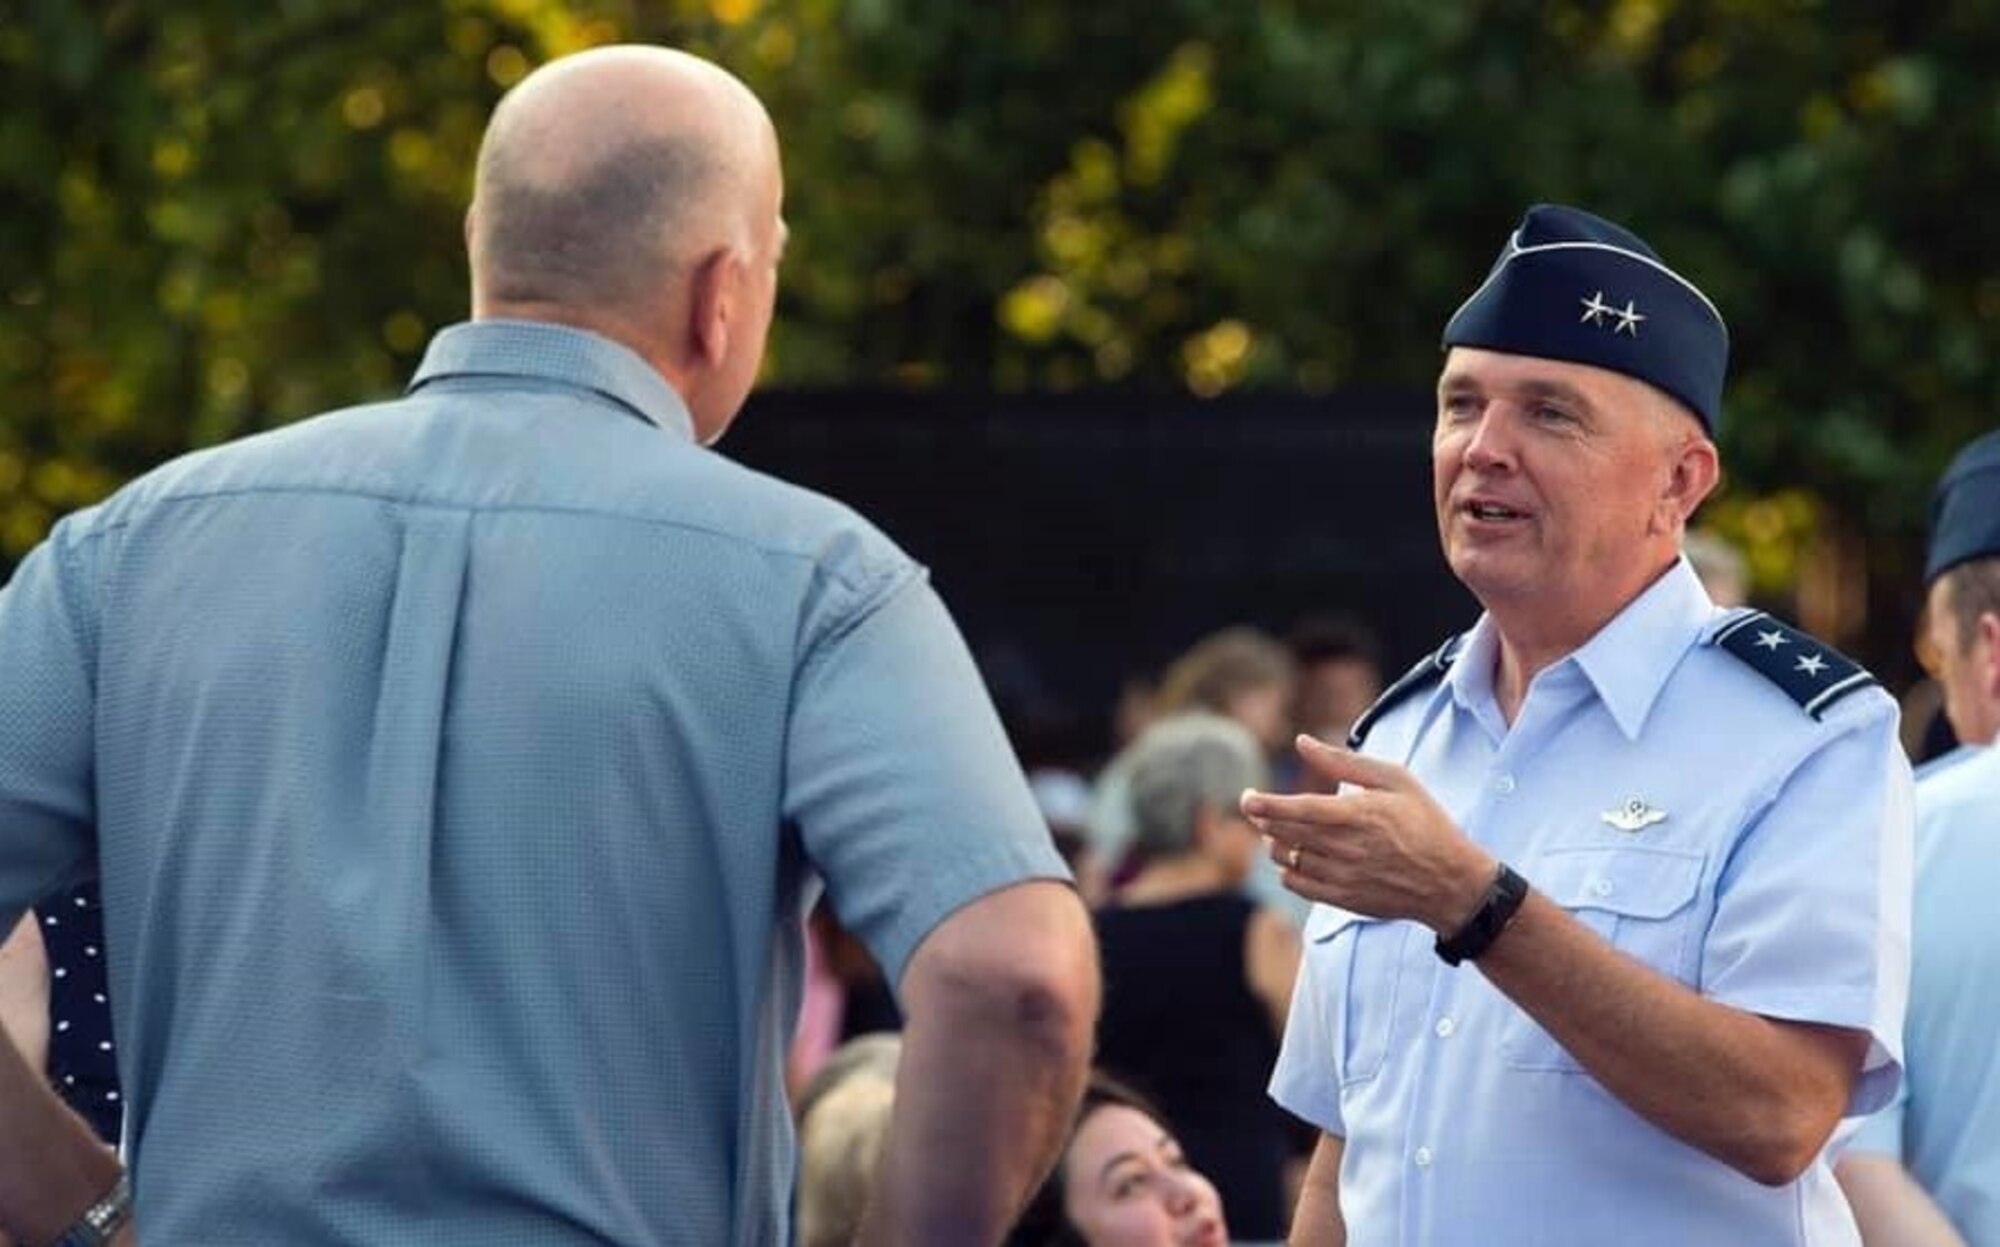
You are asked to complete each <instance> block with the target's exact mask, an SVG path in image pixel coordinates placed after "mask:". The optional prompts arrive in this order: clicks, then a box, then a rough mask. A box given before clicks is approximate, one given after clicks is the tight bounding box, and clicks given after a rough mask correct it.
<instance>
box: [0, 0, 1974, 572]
mask: <svg viewBox="0 0 2000 1247" xmlns="http://www.w3.org/2000/svg"><path fill="white" fill-rule="evenodd" d="M0 15H4V16H0V190H4V195H5V199H6V203H7V205H8V207H7V211H6V212H5V213H4V214H0V300H4V303H0V307H4V316H0V557H10V556H12V555H15V554H18V553H19V552H20V551H21V550H22V549H24V548H25V547H26V545H28V544H29V543H31V542H32V541H33V540H34V539H35V538H36V537H37V536H38V535H39V534H40V533H41V532H42V531H43V529H44V528H45V526H46V524H47V523H48V522H49V520H50V518H51V517H52V516H53V515H55V514H58V513H60V512H62V511H64V510H67V509H69V508H71V507H74V506H76V505H78V504H81V503H84V502H87V501H89V500H92V499H94V498H96V497H99V496H101V495H102V494H103V493H104V492H105V491H106V490H107V489H109V488H110V487H112V486H113V485H115V484H116V483H117V482H118V481H119V480H121V479H123V478H124V477H125V476H127V475H129V474H131V473H132V472H134V471H136V470H138V469H141V468H144V467H146V466H149V465H150V464H152V463H155V462H157V461H159V460H161V459H164V458H166V457H168V456H170V455H171V454H173V453H176V452H178V451H180V450H182V449H184V448H187V447H190V446H197V445H202V444H207V443H212V442H215V441H218V440H220V439H224V438H228V437H231V436H235V435H238V434H240V433H243V432H246V431H249V430H252V429H256V428H261V427H265V426H268V425H271V424H275V423H280V422H283V421H287V420H291V419H295V418H298V417H300V416H303V415H306V414H309V413H311V412H314V411H317V410H320V409H323V408H325V407H328V406H333V405H338V404H341V403H345V402H349V401H354V400H357V399H360V398H366V397H373V396H377V395H380V394H384V393H388V392H391V391H393V389H394V388H395V387H396V386H397V385H398V384H399V383H400V380H401V379H402V378H403V377H404V376H405V375H406V374H407V372H408V371H409V369H410V368H411V367H412V365H413V364H414V362H415V359H416V357H417V356H418V354H419V353H420V352H421V349H422V346H423V343H424V341H425V339H426V337H427V336H428V334H429V333H430V332H431V331H432V330H433V329H435V328H436V327H437V326H439V325H440V324H443V323H446V322H449V321H452V320H455V319H458V318H460V317H461V316H463V314H464V309H465V296H464V293H463V288H464V273H463V259H462V255H461V246H460V238H461V233H460V230H461V226H460V222H461V216H462V213H463V208H464V202H465V199H466V193H467V189H468V175H469V171H470V168H471V164H472V157H473V153H474V151H475V148H476V145H477V142H478V136H479V131H480V127H481V124H482V120H483V118H484V116H485V115H486V113H487V111H488V110H489V108H490V107H491V105H492V103H493V102H494V100H495V99H496V98H497V97H498V96H499V94H500V93H501V92H502V91H503V90H504V89H505V88H506V87H507V86H508V85H510V84H511V83H513V82H514V81H517V80H518V79H519V78H520V76H521V75H522V74H523V73H525V72H526V71H527V70H528V69H529V68H530V67H531V66H533V65H535V64H538V63H540V62H542V61H544V60H546V59H548V58H550V57H552V56H556V55H559V54H562V53H564V52H568V51H571V50H574V49H576V48H580V47H583V46H587V45H590V44H593V43H601V42H609V41H618V40H645V41H657V42H664V43H671V44H676V45H679V46H683V47H688V48H690V49H692V50H696V51H700V52H703V53H705V54H708V55H711V56H713V57H714V58H716V59H718V60H720V61H721V62H722V63H724V64H726V65H728V66H730V67H731V68H733V69H734V70H736V71H737V72H738V73H739V74H740V75H742V76H743V77H744V78H745V79H746V80H748V81H749V82H750V83H751V85H752V86H753V87H755V88H756V89H757V90H758V91H759V93H760V94H761V95H763V96H764V97H765V99H766V100H767V101H768V102H769V104H770V106H771V109H772V112H773V114H774V115H775V117H776V118H777V121H778V126H779V129H780V132H781V134H782V135H783V136H784V140H785V144H786V153H787V172H788V180H789V193H788V215H789V216H790V218H791V222H792V226H793V231H794V246H793V248H792V253H791V254H792V258H791V259H790V260H789V261H788V272H787V275H786V283H787V288H786V293H785V296H784V300H783V304H782V307H781V321H780V324H779V327H778V330H777V333H776V336H775V339H774V347H773V354H772V358H771V362H770V365H769V373H770V377H771V379H772V380H775V381H778V382H787V383H798V384H813V385H840V384H849V383H882V382H888V383H894V384H911V385H954V386H975V387H977V386H999V387H1004V388H1017V389H1018V388H1033V387H1055V388H1068V387H1078V386H1090V385H1101V384H1137V385H1144V386H1154V387H1167V388H1174V389H1185V390H1188V391H1192V392H1194V393H1199V394H1210V393H1215V392H1218V391H1221V390H1224V389H1228V388H1231V387H1237V386H1271V387H1284V388H1305V389H1309V390H1323V389H1331V388H1335V387H1343V386H1352V385H1363V386H1376V385H1397V386H1406V387H1407V386H1427V385H1428V384H1429V381H1430V378H1431V376H1432V375H1433V373H1434V371H1435V368H1436V366H1437V362H1438V356H1437V347H1436V341H1437V334H1438V330H1439V328H1440V326H1441V325H1442V324H1443V322H1444V320H1445V319H1446V317H1447V316H1448V315H1449V314H1450V312H1451V310H1452V309H1453V308H1454V307H1455V306H1456V305H1457V303H1458V301H1459V300H1460V299H1461V298H1463V297H1464V295H1465V294H1466V293H1467V292H1468V291H1469V289H1470V288H1471V286H1472V285H1473V284H1474V283H1475V282H1476V280H1477V278H1478V277H1479V276H1480V275H1481V274H1482V273H1483V272H1484V271H1485V268H1486V266H1487V265H1488V264H1489V263H1490V261H1491V259H1492V257H1493V255H1494V254H1495V252H1496V251H1497V249H1498V246H1499V244H1500V242H1501V240H1502V238H1503V237H1504V235H1505V233H1506V231H1507V229H1508V228H1510V227H1511V225H1512V223H1513V222H1514V220H1515V219H1516V218H1517V217H1518V215H1519V213H1520V211H1521V209H1522V208H1523V207H1524V206H1525V205H1526V204H1528V203H1530V202H1532V201H1535V200H1540V199H1557V200H1565V201H1570V202H1576V203H1580V204H1583V205H1586V206H1589V207H1592V208H1594V209H1596V210H1598V211H1600V212H1603V213H1605V214H1607V215H1610V216H1613V217H1616V218H1619V219H1621V220H1623V221H1625V222H1627V223H1629V224H1630V225H1632V226H1633V227H1635V228H1636V229H1637V230H1639V232H1641V233H1642V234H1644V235H1646V236H1647V237H1648V238H1649V239H1650V240H1651V241H1653V242H1654V244H1655V245H1656V246H1657V247H1659V249H1660V250H1661V251H1662V252H1663V253H1664V254H1666V255H1667V256H1668V257H1669V258H1671V259H1672V260H1674V261H1675V263H1676V264H1677V265H1678V266H1679V267H1681V268H1682V269H1683V270H1685V271H1686V272H1688V273H1689V274H1690V275H1692V276H1693V277H1695V278H1696V280H1698V281H1700V282H1701V283H1702V284H1704V285H1705V286H1706V287H1707V288H1708V289H1709V291H1710V293H1711V294H1712V295H1713V296H1714V297H1715V299H1716V302H1717V303H1718V304H1719V305H1720V306H1721V307H1722V308H1723V309H1724V311H1725V313H1726V314H1727V315H1728V316H1729V318H1730V321H1731V324H1732V327H1733V329H1734V332H1735V360H1734V366H1733V380H1732V386H1731V390H1730V398H1729V407H1728V414H1727V423H1726V428H1725V443H1726V450H1727V452H1728V457H1729V462H1730V464H1731V469H1732V473H1733V482H1734V484H1733V487H1734V490H1735V493H1736V496H1737V497H1738V498H1739V499H1748V500H1754V499H1757V498H1759V497H1763V496H1779V495H1782V496H1785V497H1791V496H1792V494H1793V492H1796V491H1804V492H1805V494H1806V495H1807V496H1810V497H1812V498H1816V499H1819V500H1822V501H1823V502H1824V505H1823V506H1819V507H1817V508H1816V509H1811V513H1812V514H1813V515H1816V516H1821V517H1823V519H1824V522H1826V523H1831V524H1836V525H1843V526H1845V527H1846V528H1848V529H1849V530H1850V531H1860V532H1867V533H1869V534H1870V535H1871V536H1873V537H1874V538H1876V547H1875V548H1874V549H1873V550H1872V551H1871V557H1872V558H1876V559H1877V560H1878V562H1877V564H1876V568H1877V570H1878V571H1880V572H1882V573H1883V574H1886V575H1888V576H1891V577H1896V576H1905V577H1906V576H1907V573H1908V568H1907V563H1908V561H1909V560H1910V558H1911V557H1912V555H1911V552H1910V546H1909V538H1910V536H1911V535H1912V534H1913V533H1915V532H1916V531H1918V530H1919V527H1920V524H1921V513H1922V506H1923V501H1924V498H1925V495H1926V492H1927V490H1928V487H1929V482H1930V479H1931V477H1932V475H1933V474H1934V473H1935V472H1936V470H1937V469H1938V468H1939V467H1940V466H1941V464H1942V463H1943V461H1944V459H1945V457H1946V456H1947V455H1948V454H1949V452H1950V450H1951V449H1952V448H1953V447H1954V446H1955V445H1956V444H1957V443H1958V442H1960V441H1962V440H1963V439H1965V438H1966V437H1968V436H1970V435H1971V434H1972V433H1974V432H1976V431H1978V430H1980V429H1983V428H1986V427H1990V426H1992V425H1993V424H1994V423H1995V415H1994V413H1995V412H1997V411H2000V354H1996V353H1995V352H1994V351H1993V350H1991V349H1990V346H1991V343H1992V340H1993V338H1994V336H1995V333H1994V331H1995V328H1996V325H2000V213H1995V212H1992V211H1989V210H1988V209H1987V207H1986V201H1987V196H1986V192H1987V191H1988V190H1996V191H2000V79H1995V77H1994V76H1993V75H1992V74H1991V73H1989V72H1988V71H1987V67H1988V66H1990V65H1991V64H1993V63H1995V62H1996V60H2000V3H1994V2H1993V0H1983V2H1982V0H1959V2H1957V3H1937V2H1925V0H1910V2H1908V3H1896V4H1887V3H1866V2H1863V0H1849V2H1845V3H1835V2H1833V0H1707V2H1703V3H1696V2H1687V3H1678V2H1675V0H1600V2H1596V3H1584V2H1579V0H1557V2H1555V3H1528V2H1526V0H1464V2H1462V3H1459V2H1451V0H1447V2H1444V3H1439V2H1438V0H1375V2H1373V3H1368V4H1356V3H1337V2H1333V0H1261V2H1259V3H1246V2H1245V0H1145V2H1143V3H1140V2H1137V0H1094V2H1092V3H1077V2H1076V0H1010V2H1009V3H1005V4H1001V3H993V2H991V0H844V2H843V0H794V2H792V3H782V4H781V3H775V2H771V0H766V2H763V3H760V2H759V0H673V2H651V3H640V2H639V0H573V2H571V3H554V2H550V0H432V2H430V3H410V4H399V5H383V4H378V3H373V2H372V0H171V2H169V0H0ZM1787 491H1791V492H1787ZM1792 509H1793V510H1794V511H1796V510H1797V509H1798V508H1796V507H1794V508H1792ZM1789 513H1790V512H1787V514H1789ZM1737 514H1738V515H1739V516H1747V517H1748V518H1747V519H1742V521H1741V522H1740V523H1738V524H1737V525H1736V527H1737V528H1738V530H1739V535H1742V536H1744V537H1745V538H1746V539H1747V540H1751V541H1753V542H1754V541H1755V540H1756V533H1757V532H1758V531H1759V523H1760V522H1763V526H1764V528H1770V524H1769V523H1768V522H1765V521H1768V520H1769V516H1770V514H1772V513H1770V512H1768V510H1767V511H1765V512H1759V511H1757V509H1756V508H1755V507H1754V506H1750V505H1748V504H1745V505H1742V506H1739V508H1738V512H1737ZM1760 514H1761V515H1763V517H1764V521H1758V519H1757V517H1758V516H1759V515H1760ZM1794 535H1795V534H1791V533H1790V530H1787V536H1786V538H1785V539H1786V540H1787V541H1791V540H1792V539H1793V536H1794ZM1786 548H1790V547H1789V546H1788V547H1786ZM1773 549H1776V547H1773ZM1780 553H1781V552H1780ZM1763 557H1764V562H1763V563H1760V564H1759V566H1760V568H1762V567H1765V566H1766V564H1768V563H1769V561H1770V559H1771V558H1773V557H1778V555H1775V554H1773V553H1772V552H1771V551H1766V552H1765V553H1764V556H1763ZM1782 571H1783V569H1782V568H1780V569H1779V570H1778V572H1777V573H1773V574H1777V575H1782Z"/></svg>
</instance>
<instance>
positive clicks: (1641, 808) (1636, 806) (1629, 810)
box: [1598, 797, 1667, 831]
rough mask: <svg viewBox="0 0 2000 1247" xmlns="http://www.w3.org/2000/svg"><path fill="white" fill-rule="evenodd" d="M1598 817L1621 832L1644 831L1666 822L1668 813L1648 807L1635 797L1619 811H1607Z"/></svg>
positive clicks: (1643, 801) (1618, 809)
mask: <svg viewBox="0 0 2000 1247" xmlns="http://www.w3.org/2000/svg"><path fill="white" fill-rule="evenodd" d="M1598 817H1599V818H1601V819H1603V820H1604V821H1605V822H1607V823H1610V824H1611V825H1612V826H1613V827H1616V828H1617V829H1618V830H1620V831H1644V830H1646V828H1648V827H1651V826H1652V825H1653V824H1654V823H1664V822H1666V821H1667V812H1666V811H1665V810H1656V809H1654V808H1653V807H1652V806H1650V805H1647V804H1646V802H1645V800H1644V799H1643V798H1641V797H1633V798H1631V799H1629V800H1628V801H1626V802H1625V804H1623V805H1621V806H1619V807H1618V808H1617V809H1615V810H1606V811H1604V812H1603V813H1602V814H1599V815H1598Z"/></svg>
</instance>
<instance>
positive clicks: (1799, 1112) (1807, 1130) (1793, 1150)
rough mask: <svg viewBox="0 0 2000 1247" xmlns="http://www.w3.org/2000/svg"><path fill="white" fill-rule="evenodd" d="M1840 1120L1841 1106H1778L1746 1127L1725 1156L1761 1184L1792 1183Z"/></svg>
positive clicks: (1746, 1175) (1824, 1146) (1803, 1171)
mask: <svg viewBox="0 0 2000 1247" xmlns="http://www.w3.org/2000/svg"><path fill="white" fill-rule="evenodd" d="M1839 1124H1840V1111H1839V1108H1838V1107H1836V1108H1834V1109H1833V1110H1832V1111H1831V1112H1829V1111H1828V1110H1827V1108H1826V1106H1825V1105H1821V1104H1813V1105H1808V1106H1805V1107H1803V1108H1794V1109H1792V1110H1790V1111H1786V1110H1784V1109H1775V1110H1772V1111H1771V1112H1769V1113H1767V1114H1764V1115H1763V1117H1762V1120H1761V1121H1760V1122H1759V1123H1757V1124H1756V1125H1754V1126H1753V1127H1752V1128H1751V1129H1748V1130H1746V1131H1745V1132H1744V1133H1743V1135H1742V1136H1741V1137H1740V1141H1739V1145H1738V1146H1737V1147H1736V1148H1734V1149H1733V1154H1732V1155H1729V1156H1727V1157H1725V1158H1724V1159H1726V1160H1727V1161H1728V1162H1729V1164H1730V1166H1731V1167H1733V1168H1734V1169H1735V1170H1736V1171H1737V1172H1738V1173H1741V1174H1742V1175H1743V1176H1744V1177H1746V1178H1749V1179H1750V1180H1751V1181H1752V1182H1755V1183H1757V1184H1759V1185H1760V1186H1773V1187H1776V1186H1789V1185H1791V1184H1792V1183H1794V1182H1796V1181H1798V1180H1799V1178H1800V1177H1802V1176H1804V1174H1805V1172H1806V1170H1808V1169H1810V1168H1812V1166H1813V1163H1814V1162H1815V1161H1817V1160H1818V1159H1819V1156H1820V1153H1821V1152H1823V1151H1825V1150H1826V1144H1827V1140H1828V1139H1831V1138H1832V1137H1833V1130H1834V1127H1835V1126H1837V1125H1839Z"/></svg>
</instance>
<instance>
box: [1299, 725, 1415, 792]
mask: <svg viewBox="0 0 2000 1247" xmlns="http://www.w3.org/2000/svg"><path fill="white" fill-rule="evenodd" d="M1293 746H1294V747H1295V748H1296V749H1297V750H1298V751H1299V758H1300V759H1301V760H1302V761H1303V762H1304V763H1305V764H1306V766H1307V768H1308V769H1310V770H1311V771H1312V772H1313V774H1315V775H1318V776H1319V777H1320V778H1322V779H1329V780H1332V781H1333V782H1334V783H1337V784H1353V785H1354V786H1355V787H1356V788H1373V789H1380V790H1382V791H1385V792H1409V791H1411V790H1412V789H1415V788H1417V787H1419V785H1418V784H1417V781H1416V777H1414V776H1412V775H1411V774H1410V773H1409V772H1408V771H1406V770H1404V769H1403V768H1402V767H1400V766H1397V765H1396V764H1395V763H1393V762H1384V761H1383V760H1382V759H1380V758H1371V757H1369V756H1368V755H1367V754H1363V753H1356V752H1354V751H1353V750H1352V749H1339V748H1336V747H1334V746H1333V745H1329V744H1327V743H1326V742H1325V741H1323V740H1321V739H1319V738H1318V737H1317V736H1309V735H1307V734H1306V733H1304V732H1301V733H1299V736H1298V739H1297V740H1296V741H1294V742H1293Z"/></svg>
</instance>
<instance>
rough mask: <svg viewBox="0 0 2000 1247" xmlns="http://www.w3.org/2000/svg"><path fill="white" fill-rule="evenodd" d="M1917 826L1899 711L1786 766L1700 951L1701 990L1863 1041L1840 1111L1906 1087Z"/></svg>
mask: <svg viewBox="0 0 2000 1247" xmlns="http://www.w3.org/2000/svg"><path fill="white" fill-rule="evenodd" d="M1913 826H1914V814H1913V803H1912V794H1911V783H1910V772H1909V765H1908V763H1907V762H1905V761H1904V759H1903V755H1902V751H1901V749H1900V747H1899V746H1898V744H1897V741H1896V735H1895V716H1894V715H1893V714H1890V713H1886V712H1881V713H1873V714H1871V715H1870V716H1869V717H1867V718H1866V719H1865V720H1864V721H1862V722H1860V723H1858V724H1855V725H1852V726H1850V727H1848V728H1847V730H1845V731H1841V732H1838V733H1837V734H1835V735H1834V736H1832V738H1831V739H1829V740H1827V741H1826V742H1825V743H1824V744H1822V745H1821V746H1820V747H1818V748H1817V749H1815V750H1814V751H1813V752H1812V753H1811V754H1809V755H1808V756H1807V757H1806V758H1804V759H1803V760H1802V761H1801V762H1800V763H1799V764H1798V765H1797V766H1796V767H1794V768H1793V769H1792V771H1791V772H1790V774H1789V775H1788V776H1787V778H1786V779H1785V780H1784V781H1783V783H1782V785H1781V786H1780V788H1779V790H1778V791H1777V793H1776V795H1775V796H1774V797H1773V799H1772V800H1771V801H1770V802H1769V804H1768V805H1767V806H1766V807H1765V809H1764V810H1763V812H1762V813H1761V814H1760V815H1759V816H1758V817H1757V819H1756V821H1755V822H1754V823H1753V824H1752V825H1751V827H1750V828H1749V829H1748V830H1747V831H1746V832H1745V834H1744V835H1743V837H1742V838H1741V839H1740V840H1739V841H1738V842H1737V845H1736V848H1735V850H1734V852H1733V853H1732V855H1731V858H1730V860H1729V861H1728V862H1727V863H1726V864H1725V865H1724V867H1723V871H1722V876H1721V879H1720V881H1719V883H1718V886H1717V899H1716V912H1715V919H1714V922H1713V924H1712V925H1711V927H1710V929H1709V933H1708V938H1707V941H1706V943H1705V945H1704V947H1703V952H1702V980H1701V981H1702V984H1703V994H1705V995H1707V996H1710V997H1712V998H1713V999H1716V1000H1719V1001H1721V1002H1723V1003H1725V1004H1729V1005H1733V1006H1735V1007H1737V1008H1740V1009H1745V1010H1748V1011H1750V1012H1753V1013H1759V1014H1763V1015H1764V1016H1766V1017H1772V1018H1780V1019H1786V1020H1790V1021H1800V1022H1815V1023H1820V1024H1824V1025H1828V1026H1840V1027H1847V1028H1850V1029H1854V1030H1860V1031H1865V1032H1867V1033H1868V1035H1869V1036H1870V1037H1871V1040H1872V1042H1871V1043H1870V1045H1869V1051H1868V1056H1867V1058H1866V1060H1865V1061H1864V1063H1863V1066H1862V1075H1861V1077H1860V1078H1859V1079H1858V1080H1856V1082H1855V1086H1854V1091H1853V1094H1852V1096H1851V1097H1850V1099H1849V1103H1848V1108H1847V1112H1848V1114H1849V1115H1862V1114H1867V1113H1871V1112H1873V1111H1875V1110H1876V1109H1879V1108H1881V1107H1882V1106H1883V1105H1885V1104H1887V1103H1888V1102H1889V1100H1890V1098H1891V1097H1892V1096H1893V1095H1894V1094H1895V1091H1896V1087H1897V1084H1898V1082H1899V1081H1900V1079H1901V1071H1902V1051H1903V1048H1902V1031H1903V1014H1904V1009H1905V1006H1906V1004H1907V1002H1908V997H1909V973H1910V894H1911V888H1912V864H1911V857H1912V849H1911V841H1912V836H1913Z"/></svg>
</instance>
